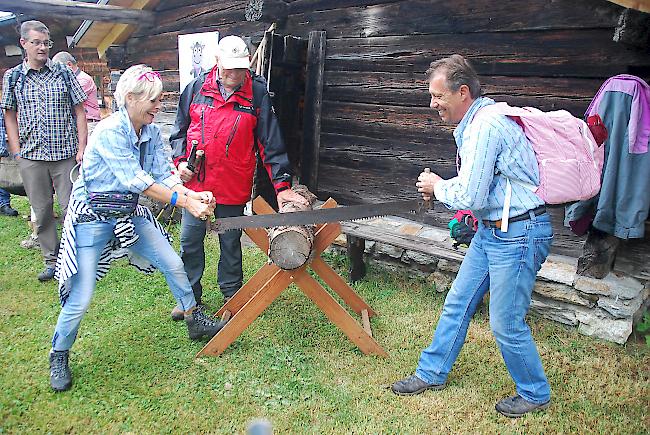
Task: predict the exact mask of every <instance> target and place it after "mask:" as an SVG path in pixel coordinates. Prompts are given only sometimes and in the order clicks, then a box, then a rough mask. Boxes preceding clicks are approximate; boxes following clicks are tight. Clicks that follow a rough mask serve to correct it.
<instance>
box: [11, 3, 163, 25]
mask: <svg viewBox="0 0 650 435" xmlns="http://www.w3.org/2000/svg"><path fill="white" fill-rule="evenodd" d="M0 9H1V10H3V11H9V12H13V13H21V14H27V15H32V16H37V17H61V18H67V19H69V20H75V19H76V20H93V21H109V22H113V23H124V24H138V25H145V26H149V25H152V24H153V22H154V15H153V12H151V11H145V10H141V9H129V8H123V7H121V6H111V5H97V4H92V3H82V2H77V1H71V0H21V1H16V0H0Z"/></svg>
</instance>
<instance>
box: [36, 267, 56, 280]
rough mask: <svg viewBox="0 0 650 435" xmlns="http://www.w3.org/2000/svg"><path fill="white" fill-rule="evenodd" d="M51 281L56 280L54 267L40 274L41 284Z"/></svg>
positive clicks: (47, 268)
mask: <svg viewBox="0 0 650 435" xmlns="http://www.w3.org/2000/svg"><path fill="white" fill-rule="evenodd" d="M51 279H54V268H53V267H46V268H45V270H44V271H43V272H41V273H39V274H38V280H39V281H40V282H45V281H49V280H51Z"/></svg>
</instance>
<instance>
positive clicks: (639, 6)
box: [609, 0, 650, 12]
mask: <svg viewBox="0 0 650 435" xmlns="http://www.w3.org/2000/svg"><path fill="white" fill-rule="evenodd" d="M609 1H610V2H611V3H616V4H617V5H621V6H624V7H626V8H630V9H636V10H637V11H641V12H650V0H609Z"/></svg>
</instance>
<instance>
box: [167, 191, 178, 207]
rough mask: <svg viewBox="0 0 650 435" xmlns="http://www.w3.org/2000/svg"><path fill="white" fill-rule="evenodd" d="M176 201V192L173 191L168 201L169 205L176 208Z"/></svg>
mask: <svg viewBox="0 0 650 435" xmlns="http://www.w3.org/2000/svg"><path fill="white" fill-rule="evenodd" d="M176 201H178V192H176V191H174V192H173V193H172V198H171V199H170V200H169V205H171V206H172V207H175V206H176Z"/></svg>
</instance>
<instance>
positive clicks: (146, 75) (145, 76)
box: [138, 71, 160, 82]
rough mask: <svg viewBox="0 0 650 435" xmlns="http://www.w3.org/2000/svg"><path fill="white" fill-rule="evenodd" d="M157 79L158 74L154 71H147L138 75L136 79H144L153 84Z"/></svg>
mask: <svg viewBox="0 0 650 435" xmlns="http://www.w3.org/2000/svg"><path fill="white" fill-rule="evenodd" d="M156 78H158V80H160V74H159V73H158V72H156V71H147V72H145V73H142V74H140V77H138V80H142V79H146V80H148V81H150V82H153V81H155V80H156Z"/></svg>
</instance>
